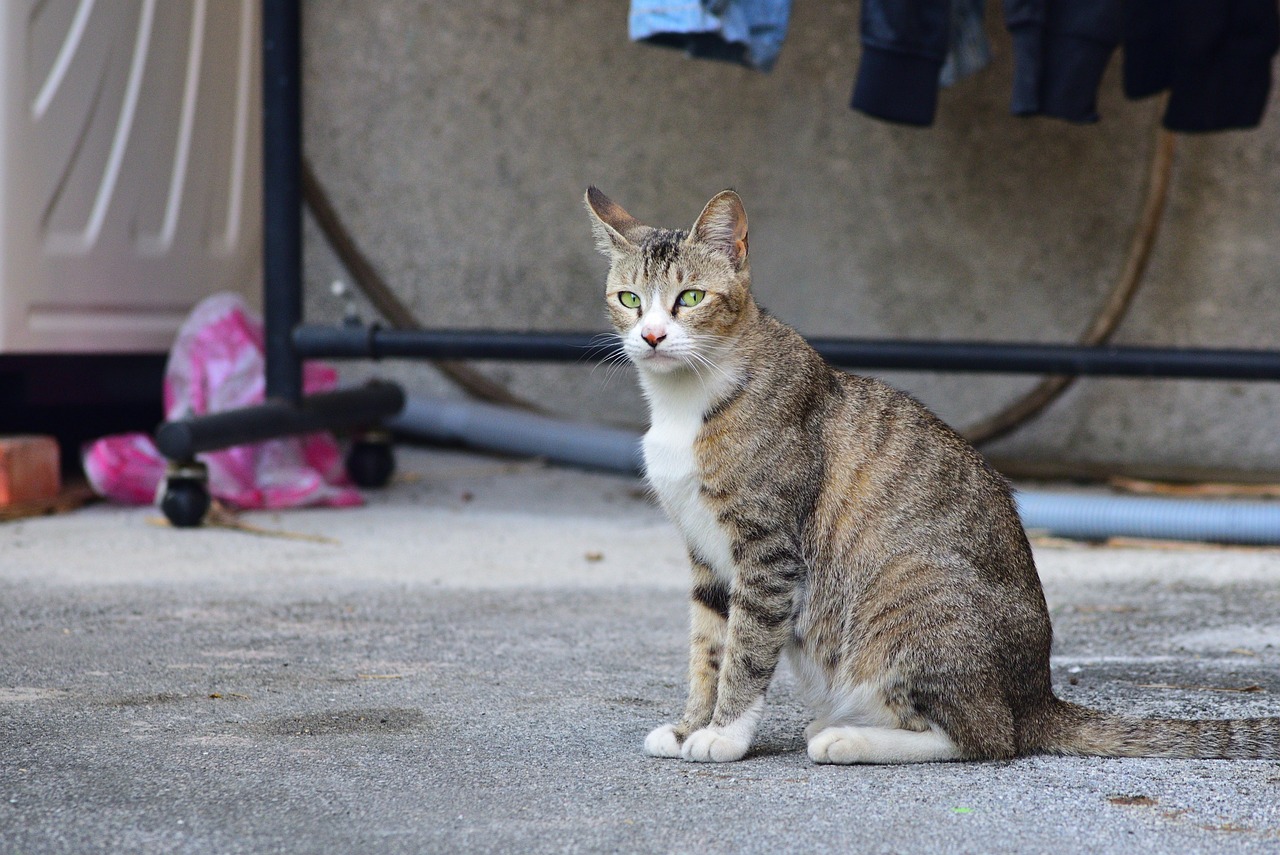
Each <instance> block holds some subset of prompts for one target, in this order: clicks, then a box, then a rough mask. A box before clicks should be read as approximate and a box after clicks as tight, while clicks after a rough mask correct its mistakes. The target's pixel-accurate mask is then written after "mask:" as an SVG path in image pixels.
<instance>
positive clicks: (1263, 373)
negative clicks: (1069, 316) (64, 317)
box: [294, 325, 1280, 381]
mask: <svg viewBox="0 0 1280 855" xmlns="http://www.w3.org/2000/svg"><path fill="white" fill-rule="evenodd" d="M810 344H812V345H813V346H814V348H815V349H816V350H817V351H818V352H819V353H821V354H822V355H823V356H824V357H825V358H826V359H827V360H828V361H829V362H831V363H833V364H835V365H841V366H844V367H847V368H862V369H869V368H881V369H899V370H908V371H970V372H990V373H996V374H1066V375H1072V376H1076V375H1093V376H1111V377H1169V378H1173V377H1179V378H1194V379H1201V380H1273V381H1276V380H1280V351H1275V350H1230V349H1206V348H1169V347H1082V346H1079V345H1059V344H1004V343H994V342H972V341H969V342H966V341H958V342H937V341H889V340H874V339H834V338H815V339H810ZM294 346H295V349H296V351H297V353H298V354H300V355H301V356H304V357H307V358H329V359H368V358H374V359H379V358H416V359H505V360H515V361H548V362H584V363H585V362H596V361H599V360H601V359H604V358H606V357H607V356H608V355H609V354H611V353H614V352H616V350H617V343H616V340H615V339H614V338H613V336H611V335H607V334H601V333H588V332H563V333H536V332H535V333H519V332H500V331H491V330H388V329H381V328H378V327H327V326H320V325H302V326H299V327H298V329H297V330H295V331H294Z"/></svg>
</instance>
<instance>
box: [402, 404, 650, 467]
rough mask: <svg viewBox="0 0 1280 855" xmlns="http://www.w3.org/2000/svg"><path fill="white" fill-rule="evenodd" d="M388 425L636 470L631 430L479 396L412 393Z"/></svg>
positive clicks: (557, 459) (523, 453) (442, 438)
mask: <svg viewBox="0 0 1280 855" xmlns="http://www.w3.org/2000/svg"><path fill="white" fill-rule="evenodd" d="M386 425H387V427H389V428H391V429H392V430H395V431H399V432H401V433H404V434H407V435H409V436H414V437H418V438H421V439H425V440H430V441H432V442H441V443H450V444H461V445H464V446H466V447H468V448H476V449H481V450H483V451H495V452H500V453H502V454H511V455H515V456H518V457H543V458H546V459H547V460H550V461H552V462H554V463H568V464H572V465H575V466H586V467H588V468H590V469H606V470H610V471H613V472H626V473H638V472H639V471H640V465H641V456H640V438H639V437H638V436H637V435H636V434H635V433H634V432H632V431H626V430H621V429H619V428H610V427H603V426H601V425H592V424H583V423H575V422H566V421H562V420H560V419H553V418H550V417H548V416H541V415H538V414H537V413H531V412H527V411H524V410H515V409H512V408H510V407H502V406H498V405H497V404H486V403H482V402H480V401H456V400H450V399H447V398H410V399H409V400H408V401H406V402H405V405H404V409H403V410H401V411H400V414H399V415H398V416H396V417H395V418H393V419H390V420H388V421H387V422H386Z"/></svg>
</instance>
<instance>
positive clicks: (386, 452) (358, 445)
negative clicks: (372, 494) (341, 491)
mask: <svg viewBox="0 0 1280 855" xmlns="http://www.w3.org/2000/svg"><path fill="white" fill-rule="evenodd" d="M395 471H396V456H395V452H394V451H393V450H392V448H391V435H390V434H388V433H386V432H384V431H377V432H373V433H367V434H365V435H363V436H361V437H359V438H357V439H356V440H354V441H353V442H352V443H351V450H350V451H349V452H347V474H348V475H349V476H351V480H352V481H354V482H355V483H356V486H358V487H365V488H368V489H376V488H378V487H385V486H387V482H388V481H390V480H391V473H393V472H395Z"/></svg>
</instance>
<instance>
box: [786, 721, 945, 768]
mask: <svg viewBox="0 0 1280 855" xmlns="http://www.w3.org/2000/svg"><path fill="white" fill-rule="evenodd" d="M959 756H960V750H959V749H958V748H957V747H956V744H955V743H954V742H952V741H951V738H950V737H948V736H947V735H946V734H945V733H943V732H942V731H940V730H926V731H923V732H916V731H913V730H899V729H895V728H887V727H828V728H827V729H825V730H823V731H822V732H820V733H818V734H817V735H816V736H814V737H813V738H812V739H810V740H809V759H810V760H812V761H813V762H815V763H840V764H849V763H932V762H937V761H939V760H955V759H957V758H959Z"/></svg>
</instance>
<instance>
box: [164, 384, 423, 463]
mask: <svg viewBox="0 0 1280 855" xmlns="http://www.w3.org/2000/svg"><path fill="white" fill-rule="evenodd" d="M403 408H404V391H403V390H402V389H401V388H400V387H399V386H397V385H396V384H394V383H370V384H369V385H367V386H364V387H361V388H358V389H341V390H338V391H336V392H321V393H319V394H315V395H308V396H306V397H304V398H302V399H301V400H300V401H299V402H298V403H297V404H293V403H290V402H288V401H280V400H272V401H266V402H265V403H263V404H260V405H258V406H254V407H244V408H242V409H238V410H223V411H222V412H218V413H211V414H209V415H206V416H194V417H192V418H189V419H184V420H182V421H175V422H165V423H164V424H162V425H160V427H159V428H157V429H156V435H155V440H156V447H157V448H159V449H160V453H161V454H163V455H164V456H165V457H167V458H169V459H170V460H174V461H184V460H191V459H192V458H193V457H194V456H195V455H196V454H198V453H200V452H202V451H212V450H214V449H219V448H230V447H231V446H235V445H243V444H245V443H250V442H261V441H263V440H267V439H275V438H276V437H281V436H296V435H298V434H304V433H312V432H315V431H320V430H331V429H338V428H348V427H364V426H366V425H376V424H379V423H381V421H382V420H383V419H386V418H390V417H391V416H394V415H395V414H397V413H399V412H400V410H401V409H403Z"/></svg>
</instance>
